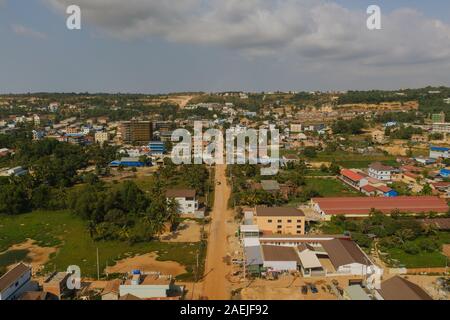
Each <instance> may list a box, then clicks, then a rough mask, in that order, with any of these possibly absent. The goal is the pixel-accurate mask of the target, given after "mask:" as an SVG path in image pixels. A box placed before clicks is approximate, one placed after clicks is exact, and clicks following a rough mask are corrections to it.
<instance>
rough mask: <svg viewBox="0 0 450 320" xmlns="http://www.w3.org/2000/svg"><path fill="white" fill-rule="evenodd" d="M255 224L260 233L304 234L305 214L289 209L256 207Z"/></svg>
mask: <svg viewBox="0 0 450 320" xmlns="http://www.w3.org/2000/svg"><path fill="white" fill-rule="evenodd" d="M255 219H256V224H257V225H258V228H259V230H260V231H261V232H262V233H271V234H290V235H299V234H305V220H306V218H305V214H304V213H303V211H301V210H298V209H295V208H290V207H273V208H269V207H257V208H256V216H255Z"/></svg>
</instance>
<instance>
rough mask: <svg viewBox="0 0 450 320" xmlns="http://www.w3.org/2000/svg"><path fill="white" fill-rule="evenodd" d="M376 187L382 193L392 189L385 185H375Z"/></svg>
mask: <svg viewBox="0 0 450 320" xmlns="http://www.w3.org/2000/svg"><path fill="white" fill-rule="evenodd" d="M377 189H378V190H380V191H381V192H384V193H388V192H391V191H392V189H391V188H389V187H387V186H379V187H377Z"/></svg>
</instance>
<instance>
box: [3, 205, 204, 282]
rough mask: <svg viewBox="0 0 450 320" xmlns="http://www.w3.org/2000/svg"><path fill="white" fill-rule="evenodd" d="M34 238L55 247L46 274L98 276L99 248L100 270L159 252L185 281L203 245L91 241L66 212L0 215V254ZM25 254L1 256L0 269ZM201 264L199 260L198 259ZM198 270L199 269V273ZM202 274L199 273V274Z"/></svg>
mask: <svg viewBox="0 0 450 320" xmlns="http://www.w3.org/2000/svg"><path fill="white" fill-rule="evenodd" d="M27 239H33V240H35V241H36V243H37V244H38V245H39V246H41V247H58V248H59V250H58V252H57V253H56V254H54V255H53V256H51V259H50V261H49V263H48V264H47V265H46V266H45V270H46V271H53V270H58V271H61V270H65V269H66V268H67V267H68V266H69V265H78V266H80V268H81V270H82V274H83V276H88V277H93V276H96V274H97V271H96V270H97V265H96V250H97V248H98V249H99V260H100V270H101V271H103V270H104V268H105V267H106V266H107V265H113V264H114V263H115V261H117V260H121V259H124V258H127V257H130V256H133V255H138V254H144V253H149V252H156V253H158V256H159V258H158V260H160V261H169V260H170V261H176V262H178V263H180V264H182V265H184V266H186V270H187V272H188V273H186V274H184V275H181V276H180V278H183V279H185V280H188V279H192V278H193V272H194V270H195V268H196V267H195V266H196V261H197V260H196V258H197V251H199V252H200V258H202V256H203V251H205V246H204V245H202V243H162V242H158V241H154V242H149V243H140V244H135V245H130V244H128V243H126V242H119V241H101V242H94V241H93V240H92V239H91V238H90V236H89V234H88V232H87V229H86V227H85V224H84V222H83V221H82V220H81V219H79V218H78V217H76V216H74V215H72V214H71V213H70V212H67V211H59V212H46V211H36V212H33V213H30V214H24V215H20V216H15V217H7V216H0V252H4V251H6V250H7V249H8V248H9V247H10V246H12V245H14V244H20V243H23V242H25V241H26V240H27ZM23 256H24V253H23V252H21V253H14V252H12V253H11V252H10V253H8V254H7V255H6V256H5V255H3V256H0V267H2V266H5V265H9V264H10V263H11V261H12V262H13V263H14V262H15V261H16V260H20V259H18V258H20V257H23ZM200 261H202V260H200ZM200 271H201V270H200ZM200 273H201V272H200Z"/></svg>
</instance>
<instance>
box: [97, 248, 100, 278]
mask: <svg viewBox="0 0 450 320" xmlns="http://www.w3.org/2000/svg"><path fill="white" fill-rule="evenodd" d="M98 260H99V259H98V247H97V280H99V281H100V265H99V261H98Z"/></svg>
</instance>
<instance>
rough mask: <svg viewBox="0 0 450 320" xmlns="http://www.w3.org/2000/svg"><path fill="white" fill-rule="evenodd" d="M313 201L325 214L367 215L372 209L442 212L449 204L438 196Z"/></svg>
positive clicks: (447, 208)
mask: <svg viewBox="0 0 450 320" xmlns="http://www.w3.org/2000/svg"><path fill="white" fill-rule="evenodd" d="M312 201H313V203H316V204H318V205H319V207H320V209H321V210H322V211H323V212H324V213H325V214H327V215H341V214H342V215H343V214H356V215H358V214H359V215H367V214H369V213H370V212H371V211H372V209H375V210H378V211H381V212H382V213H385V214H389V213H392V212H393V211H396V210H399V211H400V212H405V213H426V212H436V213H444V212H447V211H448V210H449V206H448V204H447V202H446V201H445V200H444V199H440V198H439V197H432V196H427V197H420V196H411V197H394V198H375V197H354V198H353V197H342V198H314V199H312Z"/></svg>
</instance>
